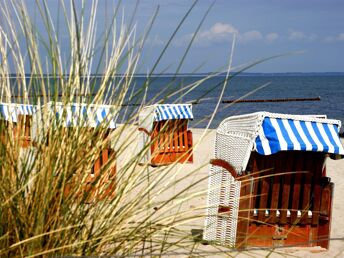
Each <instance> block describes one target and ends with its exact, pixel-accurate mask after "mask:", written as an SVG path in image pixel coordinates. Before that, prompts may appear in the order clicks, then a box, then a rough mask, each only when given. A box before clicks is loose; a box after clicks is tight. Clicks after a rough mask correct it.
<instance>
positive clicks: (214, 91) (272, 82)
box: [127, 74, 344, 132]
mask: <svg viewBox="0 0 344 258" xmlns="http://www.w3.org/2000/svg"><path fill="white" fill-rule="evenodd" d="M225 78H226V77H225V76H213V77H210V78H208V77H207V75H192V76H191V75H183V76H177V77H175V76H173V75H170V76H166V75H165V76H163V75H160V76H152V77H150V79H149V81H148V83H147V85H148V87H147V90H146V94H145V95H146V96H145V97H142V95H141V97H140V98H139V100H140V101H141V102H144V103H145V104H153V103H158V102H159V103H193V114H194V120H193V121H191V122H190V126H191V127H197V128H203V127H206V126H208V125H209V127H210V128H217V127H218V125H219V124H220V123H221V121H222V120H223V119H225V118H227V117H229V116H235V115H241V114H248V113H252V112H258V111H267V112H276V113H283V114H300V115H307V114H310V115H327V117H328V118H330V119H337V120H340V121H341V122H342V124H343V123H344V74H339V75H338V74H248V75H238V76H234V77H230V79H229V80H228V81H227V82H226V81H225ZM146 81H147V79H146V78H145V77H140V76H138V77H135V78H134V81H133V85H134V86H133V87H135V88H136V89H138V88H140V87H142V85H145V82H146ZM222 91H223V94H222V99H221V100H220V104H219V106H218V108H217V109H216V112H215V116H214V118H213V119H212V120H211V119H210V118H211V116H212V114H213V113H214V111H215V108H216V106H217V103H218V102H219V98H220V96H221V92H222ZM133 92H135V90H133ZM142 94H143V93H142ZM143 95H144V94H143ZM238 99H241V100H245V101H246V102H242V103H231V104H230V103H222V100H224V101H228V100H229V101H230V100H238ZM251 100H254V101H257V100H258V101H262V100H275V101H276V100H277V102H251ZM282 100H283V101H282ZM289 100H290V101H289ZM295 100H298V101H295ZM279 101H282V102H279ZM128 104H135V103H130V100H129V103H128ZM127 108H128V107H127ZM132 108H134V107H132ZM341 132H343V128H341Z"/></svg>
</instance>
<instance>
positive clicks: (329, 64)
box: [2, 0, 344, 73]
mask: <svg viewBox="0 0 344 258" xmlns="http://www.w3.org/2000/svg"><path fill="white" fill-rule="evenodd" d="M25 2H26V4H27V6H28V9H29V11H30V12H31V14H32V15H33V13H35V14H34V15H35V16H37V15H38V14H37V13H38V12H37V10H34V9H33V8H34V7H33V6H34V5H35V4H34V3H35V1H34V0H27V1H25ZM79 2H81V1H79ZM193 2H194V1H193V0H140V1H139V2H138V9H137V12H136V14H135V17H134V23H135V26H136V34H137V35H138V36H139V35H142V33H143V31H144V29H145V27H146V26H147V24H148V22H149V21H150V19H151V18H152V16H153V14H154V12H155V10H156V8H157V7H158V6H159V11H158V15H157V18H156V20H155V22H154V24H153V28H152V30H151V32H150V34H149V36H148V39H147V41H146V44H145V48H144V51H143V55H142V57H141V62H140V64H139V66H138V70H137V71H138V72H139V73H146V72H147V71H149V70H150V69H151V68H152V67H153V66H154V63H155V61H156V60H157V58H158V56H159V55H160V53H161V51H162V50H163V48H164V46H166V44H167V42H168V40H169V38H170V37H171V35H172V34H173V32H174V30H175V29H176V27H177V26H178V24H179V22H180V21H181V20H182V18H183V16H184V15H185V13H186V12H187V11H188V9H189V8H190V7H191V5H192V4H193ZM47 3H48V5H49V8H50V11H51V13H52V16H54V15H55V18H56V12H57V7H56V6H57V3H58V1H57V0H49V1H48V2H47ZM85 3H86V13H87V11H88V10H87V8H89V3H90V1H86V2H85ZM136 3H137V1H136V0H124V1H122V3H121V6H120V13H121V15H123V14H124V16H125V19H124V22H129V20H130V19H129V18H130V17H131V16H132V13H133V10H134V9H135V8H134V7H135V5H136ZM213 3H214V4H213ZM117 4H118V1H113V0H100V1H99V4H98V15H97V25H98V27H99V29H98V31H101V29H102V28H104V24H109V23H110V18H111V14H113V12H114V9H115V7H116V5H117ZM212 4H213V5H212ZM211 5H212V8H211V10H210V12H209V13H208V15H207V16H206V19H205V21H204V22H203V23H202V26H201V28H200V30H199V31H198V33H197V35H196V37H195V40H194V43H193V45H192V47H191V49H190V51H188V53H187V56H186V58H185V61H184V62H183V64H182V65H181V67H180V72H183V73H190V72H215V71H223V70H225V69H226V67H227V66H228V63H229V60H230V57H231V56H232V67H234V68H238V67H243V65H247V64H248V63H250V62H254V61H257V60H262V59H264V58H269V57H271V56H275V55H284V54H286V55H284V56H281V57H278V58H273V59H272V60H268V61H264V62H263V63H261V64H257V65H255V66H254V67H252V68H250V69H249V70H248V72H266V73H273V72H344V1H343V0H288V1H285V0H216V1H210V0H200V1H198V2H197V4H196V5H195V7H194V8H193V9H192V10H191V12H190V14H189V15H188V17H187V18H186V20H185V21H184V22H183V24H182V26H181V28H180V29H179V30H178V32H177V34H176V35H175V37H174V38H173V40H172V42H171V43H170V45H169V48H168V49H167V51H166V52H165V54H164V55H163V57H162V59H161V61H160V62H159V65H158V67H157V69H156V70H155V72H157V73H160V72H162V71H164V72H170V73H174V72H175V71H176V70H177V67H178V65H179V62H180V60H181V59H182V57H183V55H184V53H185V50H186V48H187V46H188V44H189V42H190V40H191V39H192V37H193V35H194V33H195V32H196V29H197V27H198V26H199V24H200V23H201V21H202V18H203V17H204V16H205V14H206V12H207V10H208V9H209V7H210V6H211ZM2 22H3V21H2ZM40 26H41V27H42V26H43V25H42V24H40V23H39V22H38V28H40ZM63 33H64V32H63V28H62V29H61V37H62V38H63ZM234 35H235V37H234ZM233 38H235V44H234V50H233V52H231V49H232V44H233ZM291 53H292V54H291Z"/></svg>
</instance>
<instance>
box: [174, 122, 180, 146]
mask: <svg viewBox="0 0 344 258" xmlns="http://www.w3.org/2000/svg"><path fill="white" fill-rule="evenodd" d="M177 129H178V124H177V123H176V124H175V127H174V132H173V138H174V139H173V140H174V144H173V146H174V152H178V151H179V150H178V146H179V144H178V130H177Z"/></svg>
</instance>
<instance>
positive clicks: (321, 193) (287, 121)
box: [204, 112, 344, 248]
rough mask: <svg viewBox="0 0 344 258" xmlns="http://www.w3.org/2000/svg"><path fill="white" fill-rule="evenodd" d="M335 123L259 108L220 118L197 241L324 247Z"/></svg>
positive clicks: (336, 144)
mask: <svg viewBox="0 0 344 258" xmlns="http://www.w3.org/2000/svg"><path fill="white" fill-rule="evenodd" d="M339 128H340V121H337V120H330V119H325V118H317V117H314V116H313V117H308V116H293V115H282V114H272V113H266V112H259V113H254V114H249V115H243V116H236V117H231V118H227V119H226V120H224V121H223V122H222V123H221V125H220V126H219V128H218V129H217V134H216V143H215V149H216V150H215V157H214V159H212V160H211V162H210V163H211V164H212V165H211V171H210V177H209V181H210V182H209V186H210V189H209V190H208V210H207V217H206V220H205V230H204V239H205V240H208V241H214V242H218V243H220V244H223V245H229V246H232V247H237V248H246V247H252V246H256V247H272V248H273V247H282V246H321V247H323V248H328V247H329V237H330V227H331V213H332V200H333V187H334V184H333V183H332V182H331V180H330V178H329V177H327V175H326V158H327V157H328V156H330V157H332V158H336V157H341V155H343V154H344V149H343V147H342V145H341V143H340V140H339V137H338V132H339Z"/></svg>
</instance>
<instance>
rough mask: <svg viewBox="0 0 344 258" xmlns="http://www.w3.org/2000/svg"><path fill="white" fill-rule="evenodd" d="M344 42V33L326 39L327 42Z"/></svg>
mask: <svg viewBox="0 0 344 258" xmlns="http://www.w3.org/2000/svg"><path fill="white" fill-rule="evenodd" d="M335 41H344V33H339V34H338V35H337V36H328V37H326V38H325V42H335Z"/></svg>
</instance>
